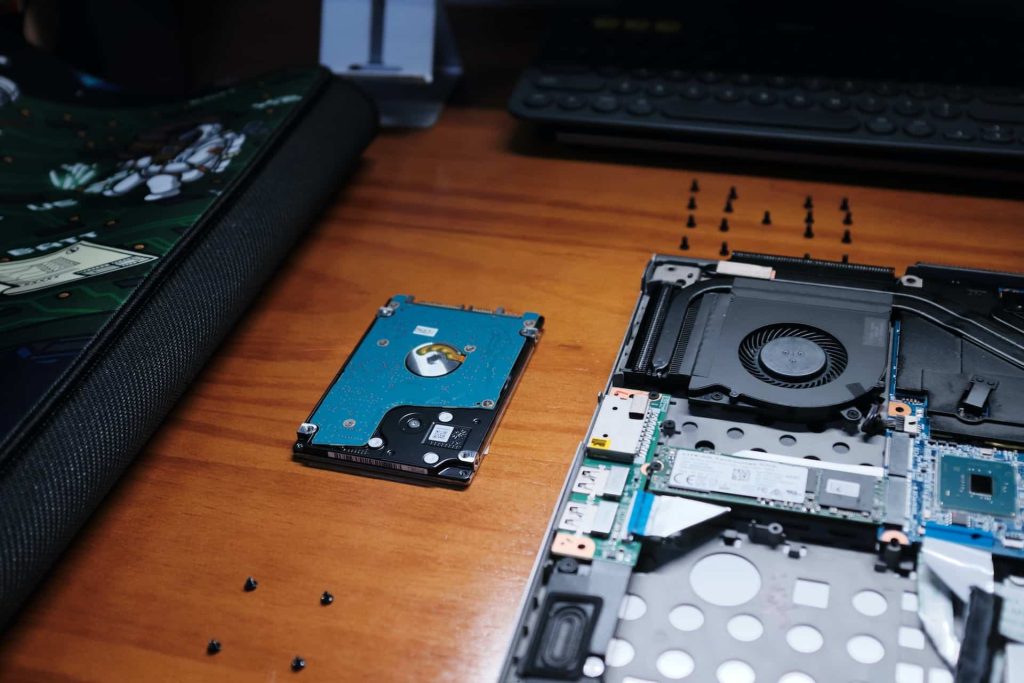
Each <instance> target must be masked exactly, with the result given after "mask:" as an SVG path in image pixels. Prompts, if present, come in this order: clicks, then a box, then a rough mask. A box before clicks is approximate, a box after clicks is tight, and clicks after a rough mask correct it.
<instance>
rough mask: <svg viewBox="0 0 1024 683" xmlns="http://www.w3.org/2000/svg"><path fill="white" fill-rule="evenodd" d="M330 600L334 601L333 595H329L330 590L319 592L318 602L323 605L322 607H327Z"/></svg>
mask: <svg viewBox="0 0 1024 683" xmlns="http://www.w3.org/2000/svg"><path fill="white" fill-rule="evenodd" d="M332 602H334V596H333V595H331V592H330V591H324V592H323V593H321V594H320V604H321V605H323V606H324V607H327V606H328V605H330V604H331V603H332Z"/></svg>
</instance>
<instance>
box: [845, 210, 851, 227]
mask: <svg viewBox="0 0 1024 683" xmlns="http://www.w3.org/2000/svg"><path fill="white" fill-rule="evenodd" d="M843 225H853V214H852V213H850V212H849V211H847V212H846V215H845V216H843Z"/></svg>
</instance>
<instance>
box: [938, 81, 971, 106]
mask: <svg viewBox="0 0 1024 683" xmlns="http://www.w3.org/2000/svg"><path fill="white" fill-rule="evenodd" d="M942 96H943V97H945V98H946V99H947V100H949V101H950V102H969V101H970V100H972V99H974V93H972V92H971V91H970V90H968V89H967V88H965V87H964V86H962V85H954V86H950V87H948V88H946V89H945V90H943V91H942Z"/></svg>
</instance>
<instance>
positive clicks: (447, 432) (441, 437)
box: [427, 425, 455, 443]
mask: <svg viewBox="0 0 1024 683" xmlns="http://www.w3.org/2000/svg"><path fill="white" fill-rule="evenodd" d="M454 431H455V428H454V427H452V426H450V425H434V428H433V429H431V430H430V435H429V436H428V437H427V441H437V442H438V443H447V442H448V437H450V436H451V435H452V432H454Z"/></svg>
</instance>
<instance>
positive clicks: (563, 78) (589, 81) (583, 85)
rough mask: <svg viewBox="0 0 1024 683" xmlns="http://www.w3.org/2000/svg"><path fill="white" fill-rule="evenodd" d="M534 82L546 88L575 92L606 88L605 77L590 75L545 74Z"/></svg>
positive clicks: (595, 90)
mask: <svg viewBox="0 0 1024 683" xmlns="http://www.w3.org/2000/svg"><path fill="white" fill-rule="evenodd" d="M533 84H534V85H536V86H537V87H538V88H543V89H544V90H571V91H575V92H597V91H599V90H603V89H604V79H603V78H599V77H597V76H590V75H580V76H577V75H572V74H568V75H556V74H544V75H543V76H538V77H537V78H535V79H534V80H533Z"/></svg>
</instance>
